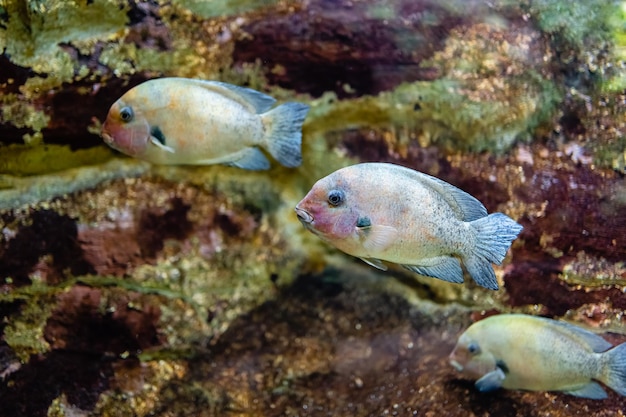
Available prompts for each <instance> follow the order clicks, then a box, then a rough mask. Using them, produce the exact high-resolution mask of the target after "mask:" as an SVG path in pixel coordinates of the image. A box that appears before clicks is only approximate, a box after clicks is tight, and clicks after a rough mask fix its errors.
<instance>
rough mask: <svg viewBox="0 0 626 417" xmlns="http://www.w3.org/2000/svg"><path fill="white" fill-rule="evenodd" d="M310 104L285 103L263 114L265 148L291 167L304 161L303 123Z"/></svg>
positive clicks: (279, 160) (282, 163) (283, 163)
mask: <svg viewBox="0 0 626 417" xmlns="http://www.w3.org/2000/svg"><path fill="white" fill-rule="evenodd" d="M308 111H309V106H307V105H306V104H302V103H285V104H283V105H281V106H278V107H276V108H274V109H272V110H270V111H269V112H267V113H264V114H262V115H261V118H262V119H263V124H264V126H265V143H264V146H265V148H266V149H267V150H268V151H269V153H270V154H271V155H272V156H273V157H274V158H275V159H276V160H277V161H278V162H280V163H281V165H284V166H286V167H289V168H293V167H297V166H300V164H301V163H302V151H301V144H302V123H304V119H305V118H306V114H307V112H308Z"/></svg>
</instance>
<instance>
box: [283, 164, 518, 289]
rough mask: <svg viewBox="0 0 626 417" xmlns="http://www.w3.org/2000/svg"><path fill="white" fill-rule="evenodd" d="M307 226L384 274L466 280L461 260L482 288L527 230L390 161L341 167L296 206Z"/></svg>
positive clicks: (492, 282)
mask: <svg viewBox="0 0 626 417" xmlns="http://www.w3.org/2000/svg"><path fill="white" fill-rule="evenodd" d="M295 210H296V214H297V215H298V218H299V219H300V221H301V222H302V224H303V225H304V226H305V227H306V228H307V229H309V230H310V231H311V232H313V233H314V234H316V235H317V236H319V237H320V238H321V239H323V240H324V241H326V242H328V243H330V244H331V245H334V246H335V247H337V248H338V249H340V250H342V251H343V252H345V253H347V254H350V255H352V256H356V257H358V258H361V259H362V260H363V261H365V262H367V263H368V264H370V265H372V266H374V267H376V268H379V269H382V270H385V269H386V266H385V265H384V264H383V263H382V262H381V261H388V262H392V263H396V264H400V265H402V266H403V267H405V268H407V269H409V270H411V271H414V272H417V273H418V274H421V275H425V276H428V277H433V278H439V279H442V280H445V281H449V282H455V283H462V282H463V270H462V269H461V264H460V261H459V260H461V261H463V264H464V265H465V268H466V269H467V270H468V272H469V274H470V275H471V277H472V278H473V279H474V281H476V282H477V283H478V284H479V285H481V286H483V287H486V288H490V289H493V290H495V289H498V283H497V280H496V276H495V272H494V270H493V268H492V266H491V264H492V263H495V264H501V262H502V260H503V259H504V257H505V255H506V252H507V250H508V248H509V246H510V245H511V242H512V241H513V240H514V239H515V238H516V237H517V235H518V234H519V232H520V231H521V230H522V226H520V225H519V224H517V223H516V222H515V221H513V220H512V219H510V218H509V217H507V216H506V215H504V214H502V213H494V214H490V215H487V210H486V209H485V207H484V206H483V205H482V204H481V203H480V202H479V201H478V200H476V199H475V198H474V197H472V196H471V195H469V194H467V193H466V192H464V191H461V190H460V189H458V188H456V187H454V186H452V185H450V184H448V183H446V182H444V181H442V180H440V179H437V178H435V177H432V176H430V175H426V174H423V173H421V172H417V171H414V170H412V169H409V168H404V167H401V166H399V165H394V164H387V163H363V164H357V165H353V166H349V167H346V168H342V169H340V170H338V171H335V172H334V173H332V174H330V175H328V176H327V177H324V178H322V179H320V180H319V181H317V183H315V185H313V188H312V189H311V191H309V193H308V194H307V195H306V196H305V197H304V199H303V200H302V201H300V202H299V203H298V205H297V206H296V209H295Z"/></svg>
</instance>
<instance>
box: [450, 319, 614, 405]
mask: <svg viewBox="0 0 626 417" xmlns="http://www.w3.org/2000/svg"><path fill="white" fill-rule="evenodd" d="M450 363H451V364H452V366H454V367H455V368H456V369H457V370H458V371H461V372H463V373H464V374H466V375H467V376H469V377H470V378H476V379H478V380H477V381H476V388H478V390H480V391H483V392H487V391H492V390H495V389H498V388H507V389H521V390H529V391H563V392H565V393H567V394H571V395H575V396H577V397H586V398H592V399H603V398H606V397H607V394H606V391H604V389H603V388H602V387H601V386H600V384H598V383H597V382H595V381H593V380H597V381H600V382H602V383H604V384H605V385H607V386H609V387H610V388H612V389H613V390H615V391H616V392H618V393H619V394H620V395H626V343H622V344H621V345H618V346H616V347H613V345H611V344H610V343H609V342H607V341H606V340H604V339H603V338H601V337H600V336H598V335H596V334H594V333H591V332H589V331H587V330H584V329H582V328H580V327H577V326H574V325H572V324H568V323H565V322H561V321H556V320H551V319H547V318H544V317H535V316H529V315H524V314H501V315H497V316H491V317H489V318H486V319H484V320H481V321H478V322H476V323H474V324H472V325H471V326H470V327H469V328H468V329H467V330H466V331H465V332H464V333H463V334H462V335H461V336H460V337H459V340H458V343H457V344H456V347H455V348H454V350H453V351H452V353H451V354H450Z"/></svg>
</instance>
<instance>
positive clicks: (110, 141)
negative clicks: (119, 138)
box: [100, 130, 114, 146]
mask: <svg viewBox="0 0 626 417" xmlns="http://www.w3.org/2000/svg"><path fill="white" fill-rule="evenodd" d="M100 136H102V139H103V140H104V142H105V143H106V144H107V145H109V146H112V145H113V143H114V140H113V136H111V135H110V134H109V133H108V132H106V131H104V130H103V131H102V132H100Z"/></svg>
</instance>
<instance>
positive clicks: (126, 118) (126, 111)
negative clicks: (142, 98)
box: [120, 106, 133, 122]
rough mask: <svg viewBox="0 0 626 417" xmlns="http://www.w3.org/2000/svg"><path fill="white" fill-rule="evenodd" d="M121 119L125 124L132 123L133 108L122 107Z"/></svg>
mask: <svg viewBox="0 0 626 417" xmlns="http://www.w3.org/2000/svg"><path fill="white" fill-rule="evenodd" d="M120 118H121V119H122V121H123V122H130V121H131V120H133V109H132V108H131V107H128V106H127V107H122V109H121V110H120Z"/></svg>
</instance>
